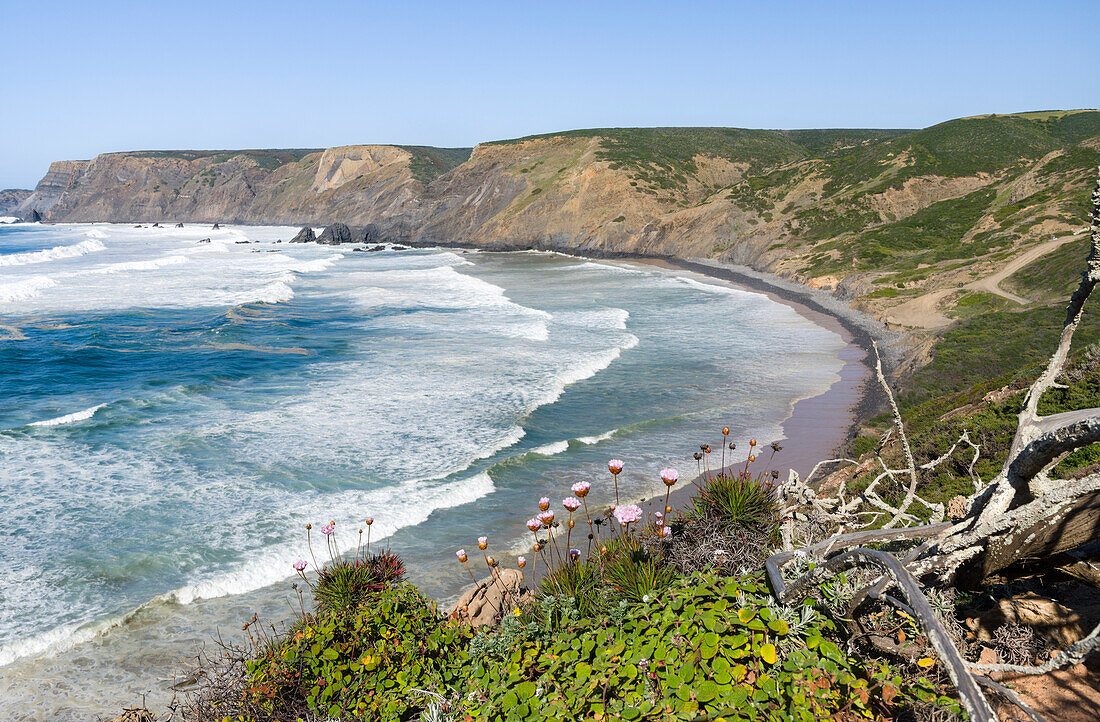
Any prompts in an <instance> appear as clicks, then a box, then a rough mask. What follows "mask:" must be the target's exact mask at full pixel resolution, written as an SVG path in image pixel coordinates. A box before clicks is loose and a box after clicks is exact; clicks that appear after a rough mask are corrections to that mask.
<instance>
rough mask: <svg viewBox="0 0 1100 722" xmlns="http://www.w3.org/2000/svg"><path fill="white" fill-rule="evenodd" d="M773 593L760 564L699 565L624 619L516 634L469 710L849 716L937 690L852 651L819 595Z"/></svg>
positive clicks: (479, 675)
mask: <svg viewBox="0 0 1100 722" xmlns="http://www.w3.org/2000/svg"><path fill="white" fill-rule="evenodd" d="M768 598H769V597H768V592H767V590H766V589H765V588H764V587H763V586H762V585H761V583H760V577H759V576H752V577H748V578H744V579H740V580H735V579H724V578H720V577H718V576H717V575H715V574H714V573H708V574H701V575H694V576H692V577H689V578H686V579H679V580H677V581H676V582H675V583H673V584H672V585H671V586H670V587H669V588H667V589H666V590H665V591H664V592H662V593H660V594H658V595H656V596H655V597H651V598H650V600H649V601H648V602H643V603H641V604H636V605H633V606H631V607H630V609H629V613H627V614H622V615H618V617H617V618H615V619H613V618H611V617H610V616H603V617H599V618H585V617H579V618H577V619H575V620H573V621H572V623H571V624H569V625H562V626H561V627H560V628H559V629H558V630H557V631H556V633H555V634H554V636H553V637H552V639H551V640H549V641H546V640H531V639H524V638H522V637H518V638H515V639H514V640H513V641H512V646H511V649H510V651H509V652H508V656H507V658H506V659H505V660H504V661H503V663H502V662H501V661H499V660H496V659H481V660H474V664H473V670H472V672H471V676H472V677H473V680H474V684H473V690H472V693H471V695H470V696H469V698H468V700H467V703H466V711H467V713H468V714H469V715H470V716H472V717H474V718H476V719H503V718H505V717H507V719H510V720H511V719H515V720H561V719H593V718H596V719H598V718H601V717H602V718H605V719H653V720H656V719H662V720H664V719H696V718H698V717H699V716H705V718H707V719H714V718H715V717H717V716H722V717H725V718H726V719H728V720H731V721H733V720H749V719H758V720H759V719H793V720H813V719H841V720H843V719H864V718H872V717H874V716H875V715H876V714H882V715H890V714H892V713H893V712H895V711H898V710H899V709H900V708H901V707H903V706H904V705H905V704H907V703H910V702H911V701H912V700H914V699H925V700H930V701H932V700H936V699H937V695H936V694H935V691H934V689H933V687H932V686H931V684H930V683H928V682H927V681H925V680H923V679H922V680H920V681H919V682H918V683H917V684H916V685H913V686H910V685H906V684H903V682H902V680H901V679H900V678H899V677H897V676H896V675H894V674H893V673H892V672H891V671H890V670H889V669H888V668H886V667H883V666H878V665H873V664H872V665H861V664H860V663H859V662H857V661H856V660H855V659H853V658H851V657H849V656H848V655H847V654H846V653H845V652H844V651H843V650H842V649H841V648H840V647H839V646H837V645H836V644H834V643H833V642H831V641H829V639H827V637H828V636H829V635H830V633H832V632H833V631H834V629H833V625H832V623H831V622H829V621H828V620H827V619H826V618H825V617H824V616H823V615H821V614H820V613H818V612H816V611H814V610H813V609H812V608H811V607H809V606H807V607H805V608H802V609H796V610H784V609H783V608H780V607H775V606H771V605H770V604H769V601H768ZM788 618H789V619H788ZM942 701H943V700H941V702H942Z"/></svg>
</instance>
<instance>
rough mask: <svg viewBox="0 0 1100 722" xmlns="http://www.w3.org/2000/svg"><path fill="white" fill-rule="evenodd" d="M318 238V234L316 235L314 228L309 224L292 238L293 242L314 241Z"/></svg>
mask: <svg viewBox="0 0 1100 722" xmlns="http://www.w3.org/2000/svg"><path fill="white" fill-rule="evenodd" d="M316 240H317V236H316V235H314V233H313V229H312V228H310V227H309V226H305V227H304V228H302V230H300V231H298V235H296V236H294V238H291V239H290V242H291V243H313V242H314V241H316Z"/></svg>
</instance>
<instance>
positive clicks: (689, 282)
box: [672, 276, 763, 297]
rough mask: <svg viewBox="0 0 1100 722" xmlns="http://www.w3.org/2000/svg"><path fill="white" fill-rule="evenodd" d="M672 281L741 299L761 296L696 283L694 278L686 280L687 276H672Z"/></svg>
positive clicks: (713, 284) (709, 284) (732, 288)
mask: <svg viewBox="0 0 1100 722" xmlns="http://www.w3.org/2000/svg"><path fill="white" fill-rule="evenodd" d="M672 280H673V281H674V282H675V283H677V284H684V285H687V286H691V287H692V288H697V289H699V290H700V291H707V292H709V293H721V294H723V295H726V296H742V297H752V296H757V297H760V296H763V294H761V293H758V292H755V291H745V290H742V289H740V288H734V287H733V286H729V285H725V284H717V283H706V282H704V281H696V280H695V279H694V278H688V277H687V276H673V277H672Z"/></svg>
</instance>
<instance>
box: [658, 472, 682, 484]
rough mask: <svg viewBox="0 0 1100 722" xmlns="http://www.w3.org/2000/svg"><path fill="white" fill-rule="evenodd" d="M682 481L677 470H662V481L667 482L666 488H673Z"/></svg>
mask: <svg viewBox="0 0 1100 722" xmlns="http://www.w3.org/2000/svg"><path fill="white" fill-rule="evenodd" d="M679 480H680V472H678V471H676V469H661V481H663V482H665V486H672V485H673V484H675V483H676V482H677V481H679Z"/></svg>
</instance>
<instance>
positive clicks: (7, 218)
mask: <svg viewBox="0 0 1100 722" xmlns="http://www.w3.org/2000/svg"><path fill="white" fill-rule="evenodd" d="M20 220H21V219H19V218H16V217H15V216H0V223H18V222H19V221H20Z"/></svg>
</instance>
